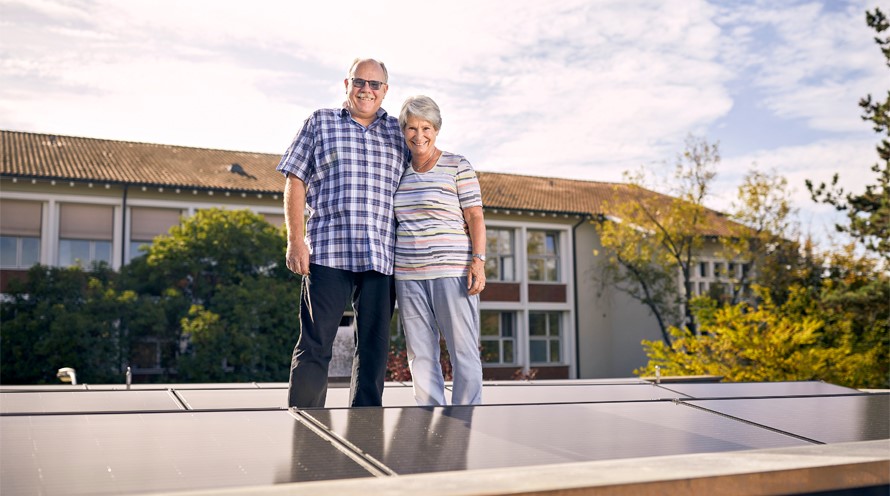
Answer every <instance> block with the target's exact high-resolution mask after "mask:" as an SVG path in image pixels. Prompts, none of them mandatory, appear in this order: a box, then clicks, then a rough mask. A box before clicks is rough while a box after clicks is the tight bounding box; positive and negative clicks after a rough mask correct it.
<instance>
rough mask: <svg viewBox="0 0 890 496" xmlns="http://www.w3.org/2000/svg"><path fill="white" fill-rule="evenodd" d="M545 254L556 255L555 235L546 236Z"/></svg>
mask: <svg viewBox="0 0 890 496" xmlns="http://www.w3.org/2000/svg"><path fill="white" fill-rule="evenodd" d="M547 254H549V255H556V234H553V233H550V234H548V235H547Z"/></svg>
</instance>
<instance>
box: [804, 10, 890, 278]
mask: <svg viewBox="0 0 890 496" xmlns="http://www.w3.org/2000/svg"><path fill="white" fill-rule="evenodd" d="M865 18H866V23H867V24H868V26H869V27H871V28H872V29H874V30H875V32H876V33H877V36H875V42H877V44H878V46H880V47H881V52H882V53H883V54H884V58H885V61H886V65H887V66H888V67H890V37H888V36H886V35H883V36H882V33H884V32H885V31H886V30H887V29H888V27H890V23H888V21H887V17H886V16H885V15H884V13H883V12H881V10H880V9H878V8H875V11H874V12H873V13H872V12H868V11H866V13H865ZM859 106H860V107H862V109H863V112H864V113H863V115H862V119H863V120H865V121H871V123H872V127H873V128H874V130H875V132H876V133H878V134H882V135H883V136H884V137H883V138H882V139H881V141H880V143H879V144H878V146H877V151H878V157H879V162H878V163H876V164H874V165H873V166H872V167H871V170H872V172H874V173H875V174H877V178H876V181H875V184H869V185H866V187H865V191H864V192H862V193H860V194H853V193H845V192H844V190H843V188H840V187H838V185H837V182H838V174H835V175H834V177H833V178H832V180H831V183H830V184H828V185H826V184H825V183H821V184H819V186H818V187H817V186H814V184H813V183H812V182H811V181H809V180H807V181H806V186H807V189H808V190H809V191H810V194H811V195H812V198H813V200H814V201H816V202H820V203H826V204H828V205H832V206H834V207H835V208H836V209H837V210H838V211H844V212H846V215H847V223H846V224H837V225H836V226H835V227H836V229H837V231H838V232H842V233H847V234H849V235H850V236H851V237H852V238H853V239H854V240H856V241H858V242H859V243H861V244H862V245H863V246H865V248H866V249H868V250H870V251H872V252H874V253H876V254H877V255H878V256H880V257H882V258H883V259H884V260H885V262H890V141H888V137H890V91H888V92H887V98H886V99H885V100H884V101H882V102H881V101H877V100H876V99H874V100H873V99H872V96H871V95H867V96H866V97H865V98H863V99H862V100H860V101H859Z"/></svg>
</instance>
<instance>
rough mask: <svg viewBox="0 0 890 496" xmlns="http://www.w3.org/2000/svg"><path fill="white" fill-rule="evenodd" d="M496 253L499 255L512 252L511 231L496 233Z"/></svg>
mask: <svg viewBox="0 0 890 496" xmlns="http://www.w3.org/2000/svg"><path fill="white" fill-rule="evenodd" d="M498 253H500V254H501V255H506V254H510V255H512V254H513V231H500V232H499V233H498Z"/></svg>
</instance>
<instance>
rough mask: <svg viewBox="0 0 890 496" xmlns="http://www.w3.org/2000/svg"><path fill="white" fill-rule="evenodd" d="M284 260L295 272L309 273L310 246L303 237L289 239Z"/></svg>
mask: <svg viewBox="0 0 890 496" xmlns="http://www.w3.org/2000/svg"><path fill="white" fill-rule="evenodd" d="M284 260H285V264H286V265H287V268H288V269H290V271H291V272H293V273H294V274H300V275H301V276H305V275H309V247H308V246H306V243H305V242H304V241H303V240H302V239H299V240H297V241H288V243H287V254H286V255H285V258H284Z"/></svg>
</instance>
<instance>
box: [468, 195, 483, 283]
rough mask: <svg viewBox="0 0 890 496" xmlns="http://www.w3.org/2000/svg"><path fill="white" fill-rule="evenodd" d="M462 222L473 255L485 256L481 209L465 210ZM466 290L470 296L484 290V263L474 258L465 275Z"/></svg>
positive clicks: (470, 208)
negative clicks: (467, 228)
mask: <svg viewBox="0 0 890 496" xmlns="http://www.w3.org/2000/svg"><path fill="white" fill-rule="evenodd" d="M464 220H465V221H466V222H467V226H468V227H469V230H470V243H471V244H472V246H473V254H474V255H476V254H478V255H485V243H486V239H485V219H484V218H483V216H482V207H467V208H465V209H464ZM467 289H468V290H469V293H470V294H471V295H475V294H479V293H481V292H482V290H483V289H485V262H483V261H482V260H480V259H478V258H476V257H473V261H472V262H471V263H470V272H468V273H467Z"/></svg>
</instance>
